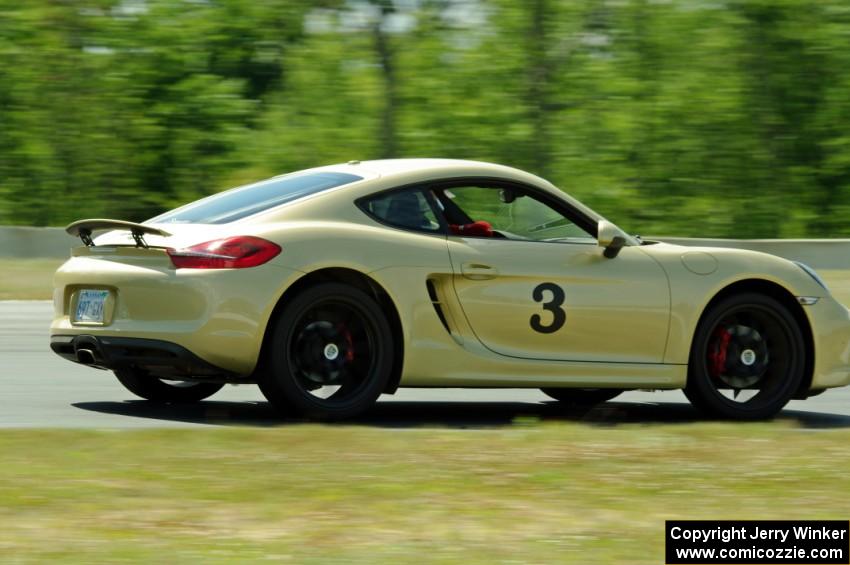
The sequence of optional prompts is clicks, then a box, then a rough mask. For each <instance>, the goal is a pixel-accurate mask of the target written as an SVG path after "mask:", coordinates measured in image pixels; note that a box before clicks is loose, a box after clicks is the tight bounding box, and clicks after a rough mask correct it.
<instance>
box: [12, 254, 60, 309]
mask: <svg viewBox="0 0 850 565" xmlns="http://www.w3.org/2000/svg"><path fill="white" fill-rule="evenodd" d="M64 261H65V260H64V259H0V273H2V274H0V300H50V298H51V297H52V296H53V273H54V272H56V269H58V268H59V265H61V264H62V263H63V262H64Z"/></svg>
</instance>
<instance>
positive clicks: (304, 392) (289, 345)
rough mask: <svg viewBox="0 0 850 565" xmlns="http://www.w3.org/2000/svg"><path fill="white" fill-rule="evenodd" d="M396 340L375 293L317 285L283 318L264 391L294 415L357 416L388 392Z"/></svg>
mask: <svg viewBox="0 0 850 565" xmlns="http://www.w3.org/2000/svg"><path fill="white" fill-rule="evenodd" d="M392 340H393V336H392V332H391V329H390V326H389V323H388V322H387V320H386V317H385V316H384V313H383V311H382V310H381V308H380V306H379V305H378V303H377V302H376V301H375V300H374V299H373V298H372V297H371V296H369V295H368V294H366V293H365V292H363V291H361V290H359V289H356V288H354V287H351V286H348V285H344V284H340V283H323V284H319V285H316V286H313V287H311V288H310V289H308V290H306V291H304V292H302V293H301V294H299V295H297V296H296V297H295V298H294V299H292V301H290V302H289V303H288V304H287V305H286V306H285V307H284V308H283V309H282V310H281V312H280V314H279V315H278V316H277V319H276V320H275V322H274V326H273V328H272V335H271V340H270V342H269V351H268V352H267V354H268V357H267V367H266V370H265V371H264V372H263V374H262V376H261V377H260V389H261V390H262V391H263V394H264V395H265V396H266V398H267V399H268V400H269V402H271V403H272V404H273V405H274V406H275V407H277V408H278V409H280V410H281V411H282V412H284V413H286V414H294V415H297V416H303V417H307V418H312V419H316V420H340V419H344V418H351V417H353V416H356V415H358V414H361V413H362V412H364V411H365V410H367V409H369V408H370V407H371V406H372V405H373V404H374V403H375V401H376V400H377V398H378V396H380V395H381V393H382V392H383V391H384V389H385V388H386V385H387V382H388V380H389V378H390V374H391V372H392V367H393V341H392Z"/></svg>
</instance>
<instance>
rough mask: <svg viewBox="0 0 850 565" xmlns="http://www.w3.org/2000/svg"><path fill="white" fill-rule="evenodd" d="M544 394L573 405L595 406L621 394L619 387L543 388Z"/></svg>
mask: <svg viewBox="0 0 850 565" xmlns="http://www.w3.org/2000/svg"><path fill="white" fill-rule="evenodd" d="M540 390H541V391H543V393H544V394H546V395H547V396H550V397H552V398H554V399H555V400H560V401H561V402H563V403H564V404H571V405H573V406H595V405H597V404H602V403H603V402H607V401H609V400H611V399H612V398H615V397H617V396H619V395H620V393H622V392H623V391H622V390H621V389H619V388H541V389H540Z"/></svg>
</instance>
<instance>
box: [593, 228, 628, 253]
mask: <svg viewBox="0 0 850 565" xmlns="http://www.w3.org/2000/svg"><path fill="white" fill-rule="evenodd" d="M627 237H628V236H627V235H626V233H625V232H624V231H623V230H621V229H620V228H618V227H617V226H615V225H614V224H612V223H611V222H606V221H605V220H600V222H599V225H598V228H597V235H596V241H597V242H598V244H599V247H604V248H605V251H603V253H602V254H603V255H605V257H607V258H608V259H613V258H614V257H616V256H617V255H619V253H620V249H622V248H623V247H624V246H625V245H626V240H627Z"/></svg>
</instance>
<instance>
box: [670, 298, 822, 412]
mask: <svg viewBox="0 0 850 565" xmlns="http://www.w3.org/2000/svg"><path fill="white" fill-rule="evenodd" d="M805 357H806V346H805V341H804V339H803V334H802V332H801V331H800V327H799V324H798V323H797V320H795V318H794V316H793V315H792V314H791V313H790V312H789V311H788V309H787V308H786V307H785V306H784V305H782V304H781V303H780V302H778V301H777V300H775V299H773V298H771V297H769V296H765V295H761V294H755V293H746V294H738V295H733V296H730V297H728V298H726V299H724V300H722V301H720V302H719V303H718V304H716V305H715V306H713V307H712V308H711V309H710V310H709V311H708V312H707V313H706V315H705V316H704V318H703V320H702V321H701V322H700V325H699V327H698V328H697V331H696V335H695V336H694V342H693V346H692V348H691V358H690V362H689V365H688V383H687V386H686V387H685V395H686V396H687V397H688V399H689V400H690V401H691V403H692V404H693V405H694V406H696V407H697V408H699V409H701V410H702V411H704V412H706V413H708V414H710V415H711V416H715V417H719V418H728V419H735V420H761V419H765V418H770V417H772V416H774V415H776V414H777V413H778V412H779V411H780V410H782V408H783V407H784V406H785V405H786V404H787V403H788V401H789V400H791V398H792V397H793V396H794V394H795V392H796V391H797V389H798V388H799V386H800V384H801V382H802V380H803V376H804V371H805V365H806V363H805Z"/></svg>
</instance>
